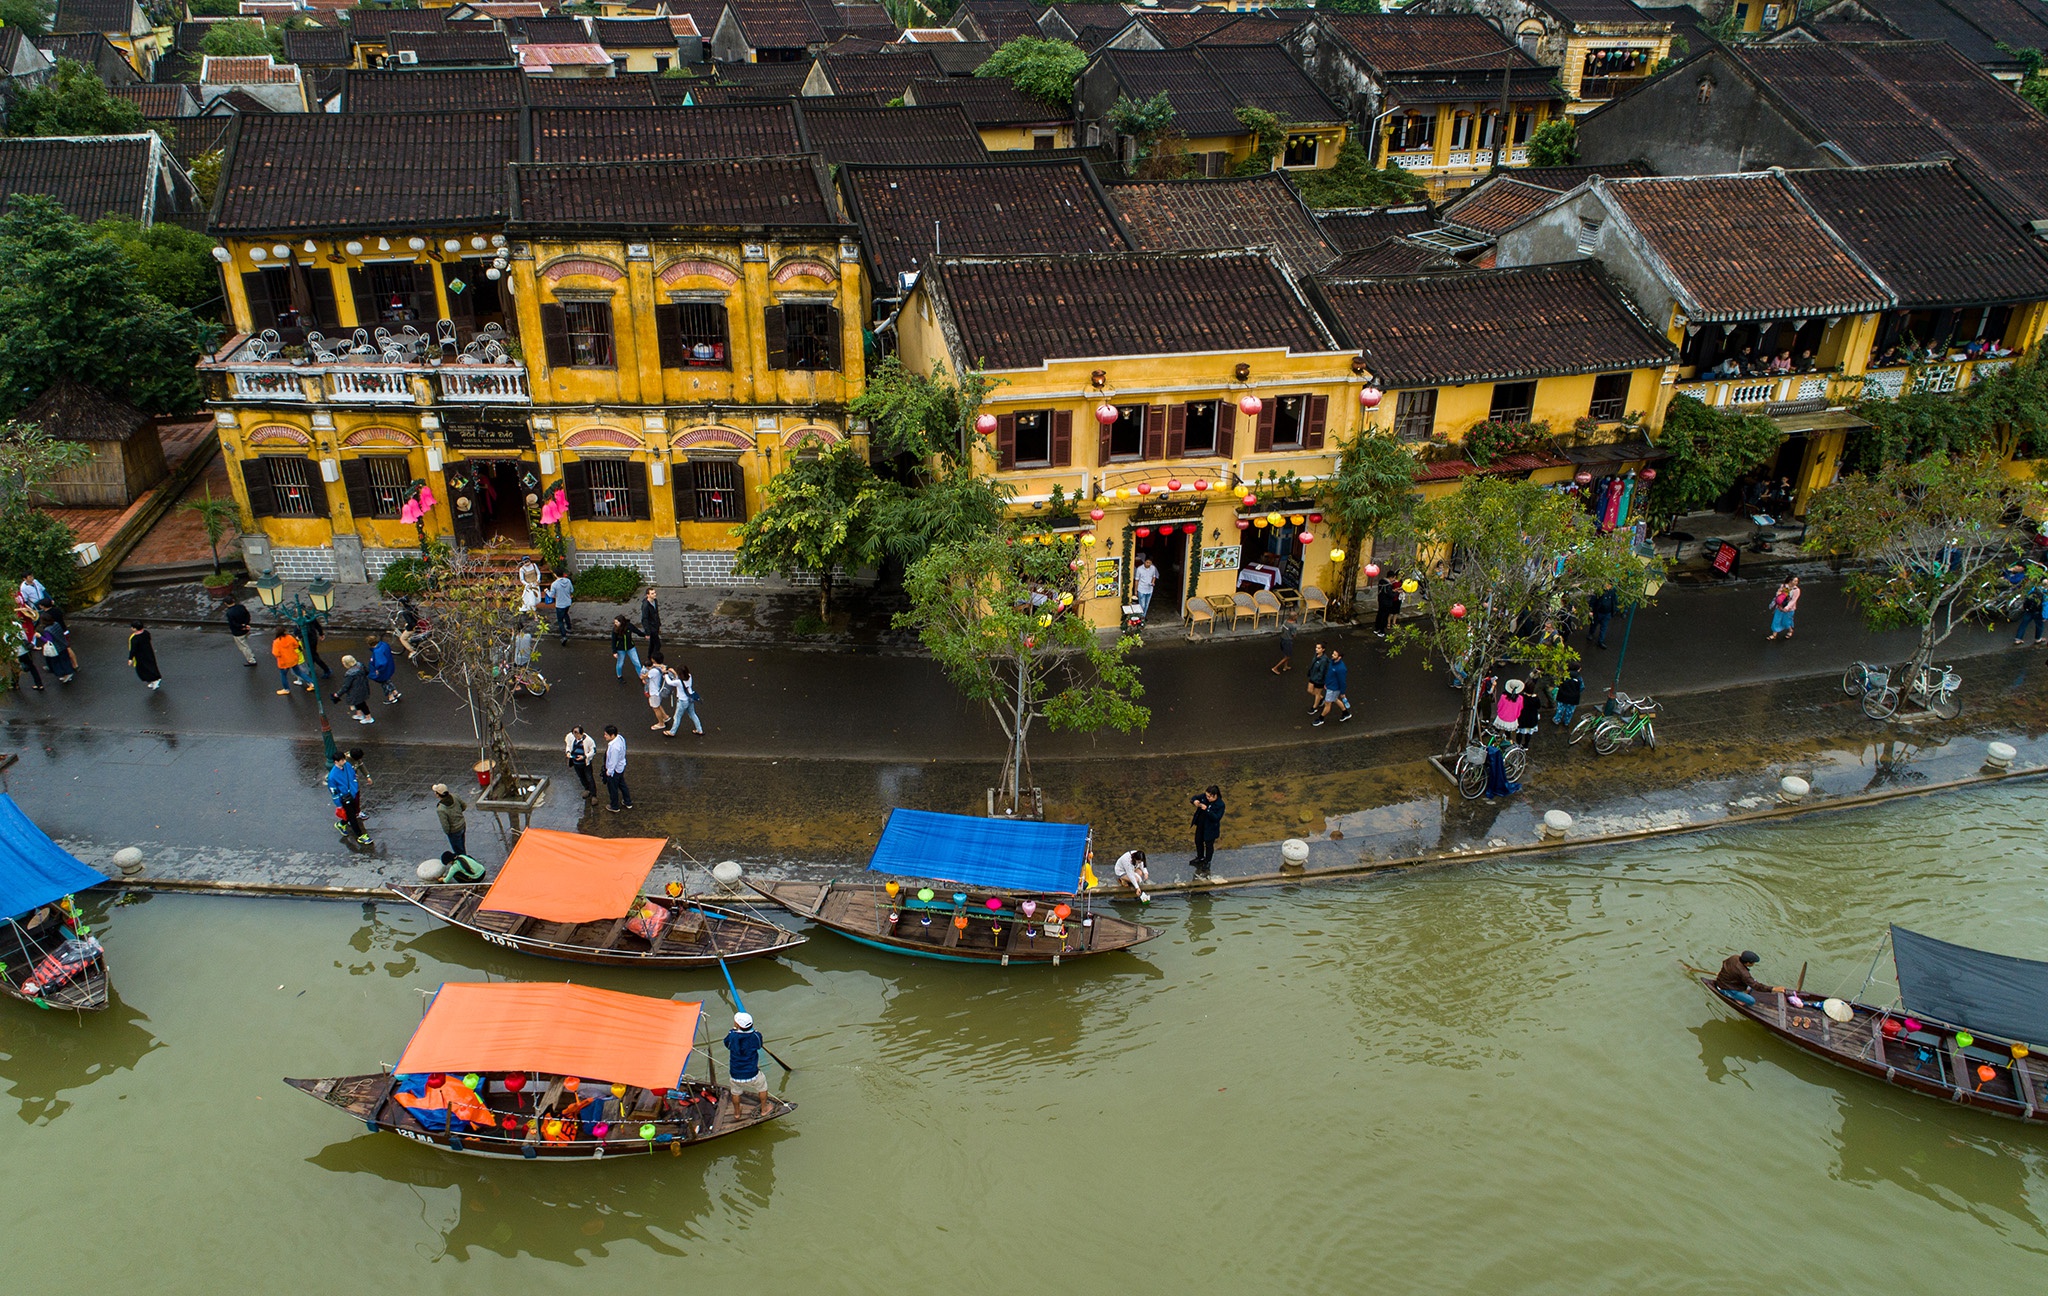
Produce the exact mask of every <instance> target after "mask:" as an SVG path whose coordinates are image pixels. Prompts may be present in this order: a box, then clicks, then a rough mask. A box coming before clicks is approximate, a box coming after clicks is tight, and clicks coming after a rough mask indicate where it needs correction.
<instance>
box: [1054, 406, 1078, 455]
mask: <svg viewBox="0 0 2048 1296" xmlns="http://www.w3.org/2000/svg"><path fill="white" fill-rule="evenodd" d="M1073 462H1074V411H1072V410H1054V411H1053V412H1052V466H1053V467H1055V468H1065V467H1068V466H1069V465H1071V464H1072V463H1073Z"/></svg>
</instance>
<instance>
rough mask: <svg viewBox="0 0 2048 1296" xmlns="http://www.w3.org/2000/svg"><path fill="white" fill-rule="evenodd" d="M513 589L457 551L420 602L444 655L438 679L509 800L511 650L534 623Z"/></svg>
mask: <svg viewBox="0 0 2048 1296" xmlns="http://www.w3.org/2000/svg"><path fill="white" fill-rule="evenodd" d="M515 589H516V585H515V583H514V582H511V581H508V580H507V579H506V578H505V576H504V575H503V573H502V572H492V571H491V570H489V569H488V568H486V567H485V566H484V565H483V559H482V558H480V557H472V556H471V555H470V554H469V553H468V552H467V551H460V552H452V553H449V554H447V555H445V556H443V557H442V558H441V559H440V562H439V563H438V564H437V569H436V570H435V571H434V572H433V574H432V577H431V579H430V581H429V583H428V585H427V588H426V590H425V591H424V592H423V594H422V596H421V598H420V606H421V609H422V611H424V612H425V614H426V616H427V619H428V620H430V621H432V622H433V623H434V642H435V645H436V646H437V647H438V648H439V649H440V652H441V662H440V665H439V667H438V668H437V670H436V672H435V678H436V679H437V680H438V681H439V682H440V684H441V685H442V687H444V688H446V689H447V690H448V691H449V692H451V693H453V694H454V695H455V696H456V697H457V698H458V699H460V700H461V702H462V706H463V709H464V710H465V711H467V712H468V713H469V721H470V729H471V731H472V732H473V733H474V734H475V736H476V744H477V755H478V756H479V757H480V758H481V759H483V760H488V761H495V762H496V774H497V778H496V780H495V781H494V787H495V788H496V791H495V792H494V795H497V796H501V797H510V796H511V795H513V794H514V793H513V789H514V788H516V787H518V786H519V774H518V768H519V767H518V762H517V753H516V750H515V748H514V745H513V742H512V726H513V725H514V724H515V723H516V722H517V721H518V718H519V692H518V690H517V689H516V688H515V687H514V685H513V673H512V669H511V666H512V645H513V639H514V637H515V636H517V635H518V633H519V631H520V630H521V628H522V627H525V626H528V625H530V623H531V622H532V618H531V617H530V616H528V615H526V614H525V613H523V612H521V611H520V610H519V596H518V594H517V593H516V592H515Z"/></svg>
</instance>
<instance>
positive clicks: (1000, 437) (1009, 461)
mask: <svg viewBox="0 0 2048 1296" xmlns="http://www.w3.org/2000/svg"><path fill="white" fill-rule="evenodd" d="M1016 466H1017V416H1016V415H1015V414H998V415H996V471H997V472H1008V471H1009V470H1010V469H1012V468H1015V467H1016Z"/></svg>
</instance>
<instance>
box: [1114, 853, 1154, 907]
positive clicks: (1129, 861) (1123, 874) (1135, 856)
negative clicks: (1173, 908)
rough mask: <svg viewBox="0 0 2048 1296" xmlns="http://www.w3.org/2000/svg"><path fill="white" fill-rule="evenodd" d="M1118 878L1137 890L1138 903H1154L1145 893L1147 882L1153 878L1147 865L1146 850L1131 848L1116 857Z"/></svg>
mask: <svg viewBox="0 0 2048 1296" xmlns="http://www.w3.org/2000/svg"><path fill="white" fill-rule="evenodd" d="M1116 880H1117V881H1118V882H1121V883H1122V884H1123V885H1125V886H1127V887H1129V888H1130V889H1131V890H1133V891H1135V892H1137V895H1138V903H1140V904H1150V903H1152V897H1151V896H1148V895H1146V894H1145V884H1146V883H1148V882H1150V881H1151V880H1152V873H1151V870H1149V869H1147V868H1146V867H1145V852H1144V851H1141V850H1129V851H1125V852H1124V853H1123V854H1121V855H1119V856H1117V857H1116Z"/></svg>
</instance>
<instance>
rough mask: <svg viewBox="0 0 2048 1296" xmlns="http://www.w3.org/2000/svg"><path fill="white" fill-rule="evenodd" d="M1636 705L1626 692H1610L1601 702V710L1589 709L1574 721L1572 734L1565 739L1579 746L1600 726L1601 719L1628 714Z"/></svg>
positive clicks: (1610, 718) (1572, 744)
mask: <svg viewBox="0 0 2048 1296" xmlns="http://www.w3.org/2000/svg"><path fill="white" fill-rule="evenodd" d="M1634 705H1635V703H1634V702H1632V701H1631V700H1630V699H1629V695H1628V694H1626V693H1611V694H1609V695H1608V698H1607V700H1606V701H1605V702H1602V703H1601V704H1600V709H1599V710H1597V711H1588V712H1586V714H1584V715H1582V716H1580V717H1579V718H1578V719H1577V720H1576V721H1574V722H1573V724H1572V732H1571V736H1570V737H1569V738H1567V739H1565V742H1566V743H1567V744H1568V745H1570V746H1574V747H1575V746H1577V745H1578V744H1579V742H1580V741H1581V740H1582V739H1585V738H1587V737H1590V736H1591V735H1592V733H1593V731H1594V730H1595V729H1598V728H1599V727H1600V722H1601V721H1603V720H1612V719H1614V718H1615V717H1616V716H1621V715H1626V714H1628V709H1629V708H1630V707H1631V706H1634Z"/></svg>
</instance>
